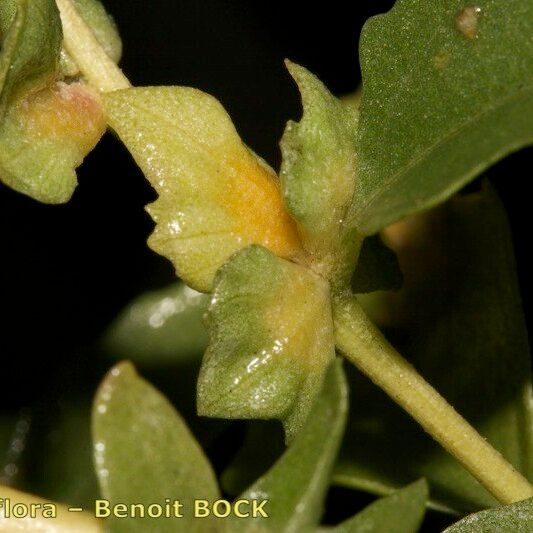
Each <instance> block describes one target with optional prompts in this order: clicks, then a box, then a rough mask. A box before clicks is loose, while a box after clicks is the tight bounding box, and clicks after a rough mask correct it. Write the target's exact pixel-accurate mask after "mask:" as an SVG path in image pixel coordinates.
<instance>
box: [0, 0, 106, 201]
mask: <svg viewBox="0 0 533 533" xmlns="http://www.w3.org/2000/svg"><path fill="white" fill-rule="evenodd" d="M0 24H1V27H2V30H3V41H2V48H1V51H0V91H1V99H0V179H1V180H2V181H3V182H4V183H6V184H7V185H9V186H10V187H12V188H13V189H15V190H17V191H19V192H22V193H24V194H27V195H29V196H32V197H33V198H35V199H37V200H40V201H42V202H47V203H62V202H66V201H67V200H68V199H69V198H70V197H71V195H72V192H73V191H74V189H75V187H76V183H77V180H76V173H75V171H74V169H75V168H76V167H77V166H79V165H80V164H81V162H82V160H83V158H84V157H85V155H86V154H87V153H88V152H89V151H90V150H92V148H93V147H94V146H95V145H96V143H97V142H98V140H99V139H100V137H101V136H102V134H103V132H104V131H105V119H104V115H103V111H102V105H101V103H100V100H99V96H98V95H97V94H96V93H95V92H94V91H93V90H91V89H90V88H89V87H87V86H86V85H84V84H83V83H73V84H66V83H63V82H62V81H56V80H57V78H58V76H59V71H58V62H59V51H60V45H61V38H62V34H61V21H60V19H59V14H58V12H57V8H56V5H55V2H54V1H53V0H32V1H25V0H18V1H16V2H15V1H11V0H9V1H7V2H3V3H2V7H1V8H0Z"/></svg>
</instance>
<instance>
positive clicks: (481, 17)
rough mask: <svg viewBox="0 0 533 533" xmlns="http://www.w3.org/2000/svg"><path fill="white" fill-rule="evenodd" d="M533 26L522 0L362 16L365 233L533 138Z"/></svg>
mask: <svg viewBox="0 0 533 533" xmlns="http://www.w3.org/2000/svg"><path fill="white" fill-rule="evenodd" d="M474 4H475V5H474ZM532 32H533V6H532V5H531V3H530V2H528V1H524V0H509V1H508V2H500V1H498V0H479V1H477V2H475V3H473V4H472V5H470V6H469V5H468V3H467V2H464V1H463V0H445V1H441V2H420V1H418V0H398V1H397V2H396V4H395V6H394V8H393V9H392V10H391V11H390V12H389V13H387V14H385V15H380V16H377V17H374V18H372V19H370V20H369V21H368V22H367V24H366V26H365V28H364V30H363V33H362V37H361V45H360V50H361V52H360V54H361V68H362V73H363V96H362V102H361V109H360V119H359V139H358V157H359V161H360V166H359V178H358V188H357V191H356V195H355V204H354V211H355V215H356V217H357V222H358V227H359V228H360V229H361V230H362V231H363V232H364V233H367V234H371V233H374V232H376V231H377V230H379V229H381V228H383V227H384V226H386V225H387V224H389V223H391V222H394V221H395V220H398V219H399V218H401V217H403V216H404V215H407V214H410V213H414V212H416V211H419V210H423V209H427V208H428V207H430V206H433V205H435V204H437V203H439V202H442V201H443V200H445V199H446V198H448V197H449V196H451V195H452V194H453V193H454V192H455V191H457V190H458V189H459V188H460V187H462V186H463V185H464V184H465V183H467V182H468V181H469V180H470V179H472V178H473V177H475V176H476V175H478V174H479V173H480V172H481V171H482V170H483V169H485V168H486V167H488V166H489V165H490V164H492V163H493V162H494V161H496V160H498V159H499V158H501V157H503V156H505V155H506V154H508V153H509V152H511V151H514V150H517V149H518V148H520V147H522V146H524V145H526V144H530V143H531V142H533V121H532V120H531V116H533V42H532V41H531V39H530V36H531V33H532ZM510 50H517V51H519V52H516V53H510Z"/></svg>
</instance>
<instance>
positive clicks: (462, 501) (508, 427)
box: [334, 189, 533, 513]
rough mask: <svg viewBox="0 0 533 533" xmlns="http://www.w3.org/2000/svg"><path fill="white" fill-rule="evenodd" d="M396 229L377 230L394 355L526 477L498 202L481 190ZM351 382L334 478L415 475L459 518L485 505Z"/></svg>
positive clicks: (522, 341)
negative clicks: (390, 270)
mask: <svg viewBox="0 0 533 533" xmlns="http://www.w3.org/2000/svg"><path fill="white" fill-rule="evenodd" d="M401 226H402V227H403V228H402V227H398V226H397V227H393V228H391V229H390V231H389V230H387V232H386V235H387V239H388V243H389V244H390V245H391V246H393V247H395V249H396V251H397V253H398V255H399V258H400V263H401V265H402V270H403V272H404V275H405V285H404V289H403V290H402V291H401V292H400V293H398V294H394V296H393V297H392V295H391V298H390V299H389V301H388V306H389V307H390V308H391V314H392V315H393V316H400V317H402V323H399V324H391V325H392V326H395V329H396V328H398V327H401V328H402V329H401V331H402V337H401V338H403V339H404V340H403V342H400V344H399V349H400V351H401V352H402V353H404V354H405V355H406V356H407V357H408V358H409V360H411V361H412V362H413V363H414V364H415V366H416V367H417V368H418V369H419V370H420V372H421V374H422V375H423V376H424V377H425V378H426V379H428V381H429V382H430V383H432V384H433V386H435V388H436V389H437V390H439V391H440V392H441V393H442V394H443V396H444V397H445V398H446V399H447V400H448V401H449V402H450V403H451V404H452V405H453V406H454V407H455V408H456V409H457V410H458V411H459V412H460V413H461V414H462V415H463V416H465V418H466V419H467V420H469V421H470V422H472V423H473V425H474V426H475V427H476V428H477V429H478V431H479V432H480V433H481V435H483V436H484V437H486V438H487V439H488V440H489V441H490V442H491V444H492V445H493V446H494V447H495V448H496V449H498V450H499V451H501V452H502V454H503V455H504V456H505V457H506V458H507V459H508V460H509V461H510V462H511V463H512V464H513V465H514V466H515V467H516V468H517V469H518V470H519V471H521V472H522V473H523V474H524V475H525V476H526V477H528V478H529V479H531V478H533V471H532V468H533V466H532V465H533V435H532V432H533V413H532V406H533V401H532V395H531V367H530V355H529V348H528V339H527V332H526V328H525V325H524V320H523V316H522V312H521V309H520V297H519V290H518V286H517V280H516V274H515V271H514V263H513V252H512V246H511V237H510V233H509V228H508V226H507V222H506V218H505V213H504V212H503V209H502V207H501V205H500V203H499V201H498V199H497V198H496V197H495V194H494V193H493V192H492V191H490V190H487V189H485V190H483V191H482V192H479V193H475V194H471V195H465V196H463V197H458V198H456V199H454V200H452V201H451V202H449V203H448V204H446V205H444V206H443V207H442V208H440V209H439V210H438V211H436V212H431V213H428V214H426V215H424V216H419V217H417V218H415V219H413V220H408V221H405V222H402V223H401ZM402 229H403V230H404V231H403V232H402ZM495 243H497V245H495ZM351 382H352V386H351V390H352V391H353V393H352V396H353V402H352V410H351V413H352V419H351V423H350V424H349V430H348V431H347V437H346V442H345V446H344V447H343V451H342V452H341V456H340V461H339V464H338V465H337V467H336V471H335V475H334V481H335V482H337V483H339V484H342V485H345V486H350V487H354V488H360V489H363V490H368V491H370V492H374V493H378V494H386V493H388V492H390V491H391V490H392V489H394V488H397V487H398V486H402V485H405V484H406V483H409V482H411V481H413V480H414V479H417V478H419V477H421V476H423V477H425V478H426V479H427V480H428V482H429V484H430V487H431V499H432V505H433V506H434V507H435V506H437V507H439V508H440V509H443V510H445V509H451V510H455V511H457V512H461V513H462V512H471V511H474V510H479V509H481V508H486V507H490V506H494V505H497V502H496V500H495V499H494V498H493V497H492V496H491V495H490V494H489V493H488V492H487V491H486V490H485V489H484V488H483V487H482V486H481V485H480V484H479V483H478V482H477V481H476V480H475V479H474V478H473V477H472V476H471V475H470V474H469V473H468V472H467V471H466V470H464V469H463V468H462V467H461V466H460V465H459V463H457V462H456V461H455V460H454V459H453V457H451V456H450V455H449V454H447V453H446V452H444V450H442V449H441V448H440V447H439V446H438V445H437V444H435V442H434V441H433V440H432V439H431V438H429V437H428V436H427V435H426V434H425V433H424V432H423V431H422V430H421V429H420V428H419V427H418V425H417V424H416V423H414V422H413V421H412V420H411V419H410V418H409V417H408V416H407V415H405V414H404V413H403V412H402V411H401V410H400V409H399V408H398V407H397V406H396V405H394V404H393V403H392V401H391V400H389V399H388V398H387V397H386V396H385V395H384V394H383V393H382V392H381V391H379V390H378V389H377V388H376V387H375V386H373V385H372V384H371V383H369V382H368V379H366V378H365V377H364V376H361V375H359V374H356V373H355V371H354V375H353V376H352V378H351ZM361 406H365V409H362V407H361Z"/></svg>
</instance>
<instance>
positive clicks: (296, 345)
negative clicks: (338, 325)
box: [198, 246, 335, 439]
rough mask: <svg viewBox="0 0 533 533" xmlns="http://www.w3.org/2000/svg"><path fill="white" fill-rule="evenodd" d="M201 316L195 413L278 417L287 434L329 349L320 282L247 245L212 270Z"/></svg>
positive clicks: (306, 404)
mask: <svg viewBox="0 0 533 533" xmlns="http://www.w3.org/2000/svg"><path fill="white" fill-rule="evenodd" d="M207 321H208V327H209V333H210V345H209V348H208V349H207V352H206V354H205V358H204V361H203V364H202V369H201V371H200V377H199V379H198V413H199V414H200V415H205V416H215V417H222V418H263V419H267V418H278V419H280V420H282V421H283V424H284V426H285V431H286V433H287V438H288V439H290V438H292V437H293V436H294V435H295V434H296V432H297V431H298V429H299V428H300V427H301V425H302V424H303V422H304V421H305V419H306V417H307V415H308V413H309V410H310V409H311V407H312V405H313V400H314V398H315V397H316V395H317V394H318V392H319V391H320V388H321V386H322V381H323V378H324V373H325V371H326V369H327V367H328V365H329V363H330V362H331V361H333V359H334V357H335V345H334V338H333V323H332V318H331V308H330V302H329V285H328V283H327V282H326V281H325V280H324V279H323V278H321V277H319V276H317V275H316V274H314V273H313V272H311V271H310V270H309V269H307V268H304V267H301V266H299V265H296V264H294V263H291V262H289V261H285V260H284V259H280V258H279V257H276V256H274V255H273V254H272V253H270V252H269V251H268V250H266V249H265V248H262V247H260V246H251V247H249V248H246V249H245V250H242V251H240V252H238V253H237V254H235V255H234V256H233V257H232V259H231V260H230V261H229V262H228V263H226V264H225V265H224V266H223V267H222V268H221V269H220V270H219V272H218V274H217V277H216V280H215V285H214V292H213V297H212V300H211V305H210V307H209V311H208V314H207Z"/></svg>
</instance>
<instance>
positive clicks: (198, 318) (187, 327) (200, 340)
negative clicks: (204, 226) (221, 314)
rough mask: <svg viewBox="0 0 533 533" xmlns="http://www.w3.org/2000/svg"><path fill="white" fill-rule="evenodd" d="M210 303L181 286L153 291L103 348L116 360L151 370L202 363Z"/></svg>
mask: <svg viewBox="0 0 533 533" xmlns="http://www.w3.org/2000/svg"><path fill="white" fill-rule="evenodd" d="M208 302H209V297H208V296H206V295H204V294H201V293H199V292H196V291H195V290H194V289H191V288H189V287H187V286H186V285H185V284H184V283H181V282H178V283H174V284H172V285H170V286H168V287H165V288H163V289H159V290H155V291H150V292H148V293H146V294H143V295H141V296H139V297H138V298H136V299H135V300H134V301H133V302H131V303H130V304H129V305H128V306H127V307H126V308H125V309H124V310H123V311H122V312H121V313H120V315H119V316H118V317H117V318H116V319H115V321H114V322H113V323H112V324H111V326H110V327H109V329H108V331H107V332H106V334H105V337H104V340H103V344H104V346H105V347H106V350H107V351H108V352H109V353H110V354H111V355H112V356H113V357H116V358H119V359H124V358H126V357H128V358H129V359H131V360H133V361H135V362H136V363H138V364H143V365H148V366H153V365H161V364H165V363H167V364H168V363H172V362H179V361H190V360H194V359H199V357H201V355H203V353H204V351H205V349H206V348H207V342H208V338H207V330H206V328H205V326H204V322H203V315H204V313H205V311H206V309H207V304H208Z"/></svg>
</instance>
